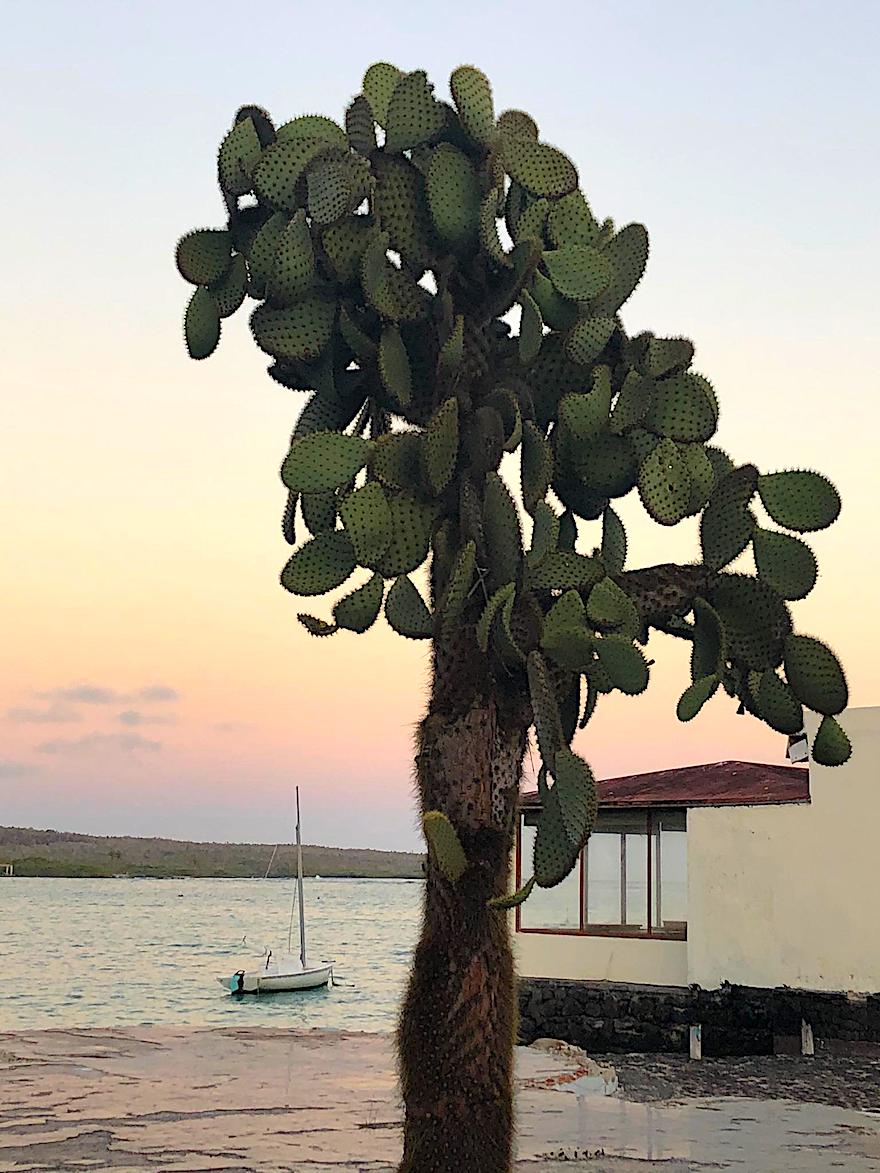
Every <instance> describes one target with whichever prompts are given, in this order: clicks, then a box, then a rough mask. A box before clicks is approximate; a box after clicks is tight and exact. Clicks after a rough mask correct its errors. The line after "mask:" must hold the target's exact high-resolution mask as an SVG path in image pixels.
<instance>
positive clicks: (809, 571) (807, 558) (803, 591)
mask: <svg viewBox="0 0 880 1173" xmlns="http://www.w3.org/2000/svg"><path fill="white" fill-rule="evenodd" d="M752 546H753V549H754V551H755V566H756V567H757V569H758V575H759V576H760V577H761V578H762V579H763V580H764V582H766V583H769V585H770V586H772V587H773V589H774V590H775V591H776V593H777V594H778V595H780V596H781V597H782V598H783V599H803V598H805V597H806V596H807V595H808V594H809V593H810V591H811V590H812V589H813V587H814V586H815V584H816V574H817V567H816V559H815V557H814V556H813V551H812V550H811V549H810V547H809V546H808V545H807V544H806V543H805V542H802V541H801V540H800V539H799V538H793V537H791V536H790V535H789V534H778V533H773V532H772V531H771V530H765V529H758V530H755V534H754V537H753V538H752Z"/></svg>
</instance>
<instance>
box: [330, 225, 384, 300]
mask: <svg viewBox="0 0 880 1173" xmlns="http://www.w3.org/2000/svg"><path fill="white" fill-rule="evenodd" d="M372 234H373V228H372V225H371V223H370V221H369V220H368V219H367V218H366V216H348V217H347V218H346V219H345V220H341V221H340V222H339V223H338V224H331V225H330V226H329V227H328V228H325V229H324V231H323V233H322V234H321V243H322V244H323V246H324V252H325V253H326V254H327V257H328V259H329V261H330V264H331V265H332V266H333V269H334V270H335V273H336V276H337V278H338V280H339V281H340V282H341V283H342V284H348V283H349V282H351V281H354V280H356V279H357V277H358V274H359V273H360V271H361V259H362V258H363V255H364V250H365V249H366V247H367V244H368V242H369V241H370V239H371V236H372Z"/></svg>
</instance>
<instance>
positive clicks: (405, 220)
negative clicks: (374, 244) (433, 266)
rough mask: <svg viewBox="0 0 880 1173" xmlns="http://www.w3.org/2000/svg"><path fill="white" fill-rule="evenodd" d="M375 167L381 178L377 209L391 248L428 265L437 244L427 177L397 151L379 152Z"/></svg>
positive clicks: (417, 266)
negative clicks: (432, 222)
mask: <svg viewBox="0 0 880 1173" xmlns="http://www.w3.org/2000/svg"><path fill="white" fill-rule="evenodd" d="M373 171H374V174H375V176H376V178H377V180H378V182H377V184H376V189H375V191H374V193H373V198H372V204H373V211H374V212H375V215H376V216H377V218H378V221H379V225H380V227H381V228H382V229H383V231H385V232H387V233H388V242H389V244H390V246H391V248H392V249H394V250H395V251H396V252H398V253H400V256H401V258H402V259H403V261H404V262H405V263H406V264H407V265H411V266H412V267H413V268H414V269H422V268H424V267H425V266H427V265H428V264H429V263H430V261H431V258H432V255H433V253H434V248H435V246H434V232H433V228H432V225H431V217H430V213H429V210H428V201H427V196H426V194H425V181H424V178H423V177H422V175H421V174H420V173H419V171H418V170H417V169H416V168H415V167H414V166H413V165H412V163H410V162H409V160H408V159H405V158H402V157H399V156H396V155H383V154H379V155H377V156H376V158H375V160H374V161H373Z"/></svg>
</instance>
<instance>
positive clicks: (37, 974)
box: [0, 878, 422, 1030]
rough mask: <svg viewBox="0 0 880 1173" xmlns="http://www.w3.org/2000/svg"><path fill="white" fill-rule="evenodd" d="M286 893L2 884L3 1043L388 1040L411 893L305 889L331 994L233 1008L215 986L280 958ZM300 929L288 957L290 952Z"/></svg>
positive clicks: (185, 883) (323, 886)
mask: <svg viewBox="0 0 880 1173" xmlns="http://www.w3.org/2000/svg"><path fill="white" fill-rule="evenodd" d="M291 891H292V885H291V883H290V881H287V880H273V879H270V880H128V879H125V880H56V879H26V878H20V879H18V878H13V879H6V878H2V879H0V988H2V996H0V1030H32V1029H38V1028H43V1027H56V1028H57V1027H70V1026H115V1025H118V1024H120V1023H130V1024H134V1023H154V1024H159V1025H188V1026H238V1025H248V1026H258V1025H266V1026H287V1025H290V1026H295V1027H306V1028H308V1027H329V1028H332V1029H348V1030H388V1029H390V1028H391V1027H392V1026H393V1023H394V1020H395V1012H396V1008H397V1005H398V1002H399V999H400V996H401V993H402V991H403V986H404V983H405V981H406V977H407V973H408V970H409V961H410V956H411V953H412V949H413V946H414V944H415V940H416V936H417V930H418V921H419V912H420V905H421V895H422V883H421V881H407V880H323V879H310V880H306V881H305V908H306V929H307V944H308V959H309V961H310V962H318V961H322V960H325V959H327V960H331V959H335V961H336V975H337V979H338V982H339V984H338V985H336V986H334V987H333V988H332V989H329V990H316V991H308V992H304V993H290V994H273V995H268V996H265V995H264V996H259V997H248V998H244V999H241V1000H239V999H235V998H232V997H231V996H230V995H229V994H227V993H225V992H224V991H223V990H222V989H221V988H220V986H219V985H218V984H217V982H216V981H215V976H216V975H220V974H227V975H228V974H229V973H231V972H233V971H234V970H236V969H239V968H242V967H243V966H245V965H246V967H247V968H250V967H251V964H253V963H254V962H256V963H257V964H258V963H259V962H258V961H257V959H258V958H259V956H260V954H261V953H262V952H263V950H264V948H265V947H266V946H271V947H272V948H273V949H275V950H278V949H280V948H282V947H286V944H287V931H288V923H289V920H290V907H291ZM298 933H299V930H298V927H297V923H296V922H295V923H294V944H295V951H297V952H298Z"/></svg>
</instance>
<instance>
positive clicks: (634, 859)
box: [623, 833, 648, 929]
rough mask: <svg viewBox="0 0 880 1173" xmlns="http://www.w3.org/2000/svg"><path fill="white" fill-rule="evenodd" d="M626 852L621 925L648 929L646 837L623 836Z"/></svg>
mask: <svg viewBox="0 0 880 1173" xmlns="http://www.w3.org/2000/svg"><path fill="white" fill-rule="evenodd" d="M624 841H625V851H626V908H625V914H626V915H625V917H624V920H623V923H624V924H625V925H627V926H628V927H629V928H634V929H647V927H648V836H647V833H641V834H636V835H633V834H626V835H624Z"/></svg>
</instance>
